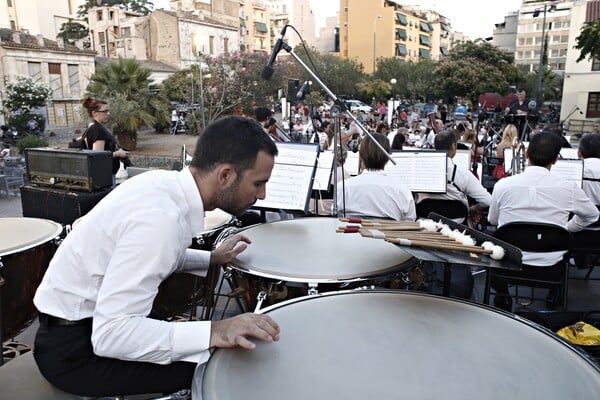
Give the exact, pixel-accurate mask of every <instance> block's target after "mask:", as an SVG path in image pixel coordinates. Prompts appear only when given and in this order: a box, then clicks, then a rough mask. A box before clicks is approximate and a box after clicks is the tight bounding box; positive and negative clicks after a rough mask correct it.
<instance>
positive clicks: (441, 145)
mask: <svg viewBox="0 0 600 400" xmlns="http://www.w3.org/2000/svg"><path fill="white" fill-rule="evenodd" d="M453 144H456V135H455V134H454V132H452V131H449V130H445V131H441V132H440V133H438V134H437V135H435V139H434V140H433V147H434V148H435V149H436V150H450V148H451V147H452V145H453Z"/></svg>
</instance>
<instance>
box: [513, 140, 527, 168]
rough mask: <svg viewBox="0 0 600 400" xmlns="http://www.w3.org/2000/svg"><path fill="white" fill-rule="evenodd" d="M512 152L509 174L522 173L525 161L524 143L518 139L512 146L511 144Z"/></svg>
mask: <svg viewBox="0 0 600 400" xmlns="http://www.w3.org/2000/svg"><path fill="white" fill-rule="evenodd" d="M512 153H513V159H512V168H511V171H512V174H511V175H517V174H520V173H522V172H523V171H524V170H525V163H526V161H527V157H526V155H525V144H524V143H523V142H522V141H520V140H518V141H517V142H516V143H515V144H514V145H513V146H512Z"/></svg>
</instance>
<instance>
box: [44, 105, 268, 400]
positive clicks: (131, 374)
mask: <svg viewBox="0 0 600 400" xmlns="http://www.w3.org/2000/svg"><path fill="white" fill-rule="evenodd" d="M276 154H277V147H276V146H275V144H274V143H273V141H272V140H271V139H269V137H268V135H267V134H266V133H265V132H264V131H263V129H262V127H261V126H260V125H259V124H258V123H257V122H256V121H254V120H251V119H247V118H242V117H225V118H223V119H220V120H217V121H215V122H213V123H211V124H210V125H209V126H208V127H207V128H206V129H205V131H204V132H203V133H202V135H201V136H200V138H199V140H198V144H197V145H196V150H195V153H194V156H193V159H192V161H191V164H190V167H189V168H186V169H184V170H182V171H158V170H157V171H151V172H147V173H144V174H140V175H138V176H136V177H134V178H132V179H129V180H127V181H126V182H124V183H123V184H121V185H119V186H118V187H117V188H116V189H114V190H113V191H112V192H111V193H109V194H108V195H107V196H106V197H105V198H104V199H103V200H102V201H101V202H100V203H98V204H97V205H96V206H95V207H94V208H93V209H92V210H91V211H90V212H89V213H88V214H87V215H85V216H84V217H83V218H82V219H81V220H80V222H79V223H78V225H77V226H76V227H75V228H74V229H73V231H72V232H71V233H70V234H69V235H68V236H67V237H66V239H65V240H64V242H63V243H62V244H61V246H60V247H59V248H58V250H57V252H56V254H55V256H54V257H53V259H52V261H51V262H50V266H49V267H48V270H47V272H46V274H45V276H44V278H43V281H42V283H41V284H40V286H39V288H38V290H37V292H36V295H35V297H34V303H35V305H36V307H37V308H38V310H39V311H40V328H39V330H38V333H37V335H36V339H35V350H34V357H35V360H36V362H37V364H38V367H39V369H40V371H41V373H42V374H43V375H44V377H45V378H46V379H47V380H48V381H50V382H51V383H52V384H53V385H55V386H57V387H58V388H60V389H62V390H63V391H66V392H69V393H73V394H77V395H80V396H93V397H105V396H116V395H133V394H144V393H172V392H175V391H177V390H180V389H185V388H190V387H191V382H192V377H193V374H194V371H195V368H196V366H197V363H204V362H206V360H207V359H208V357H209V349H211V348H215V347H236V346H240V347H243V348H245V349H252V348H254V347H255V344H254V343H252V342H251V341H250V339H252V338H257V339H260V340H264V341H266V342H273V341H276V340H278V338H279V327H278V326H277V324H276V323H275V322H274V321H273V320H272V319H271V318H269V317H268V316H266V315H256V314H251V313H246V314H242V315H238V316H236V317H233V318H230V319H226V320H222V321H214V322H211V321H188V322H167V321H162V320H158V319H153V318H151V317H150V313H151V310H152V304H153V300H154V298H155V296H156V294H157V292H158V287H159V285H160V284H161V282H162V281H164V280H165V279H166V278H167V277H168V276H170V275H171V274H172V273H174V272H181V271H185V272H189V273H194V274H197V275H205V274H206V270H207V268H208V267H209V265H220V264H224V263H227V262H229V261H231V260H233V259H234V258H235V257H236V256H237V255H238V254H239V253H240V252H242V251H244V249H245V248H246V247H247V246H248V244H249V243H250V241H249V239H248V238H247V237H245V236H243V235H240V234H238V235H234V236H231V237H229V238H228V239H227V240H225V241H224V242H223V243H222V244H221V245H220V246H219V247H218V248H217V249H215V250H213V251H212V252H206V251H200V250H191V249H189V246H190V245H191V241H192V238H193V237H197V236H199V235H200V234H201V232H202V231H203V230H204V229H203V228H204V227H203V221H204V212H205V211H209V210H213V209H215V208H221V209H223V210H224V211H226V212H228V213H230V214H233V215H236V216H239V215H241V214H242V213H243V212H244V210H245V209H246V208H248V207H250V206H251V205H252V204H253V203H254V202H255V201H256V200H257V199H263V198H264V197H265V185H266V183H267V181H268V180H269V178H270V175H271V171H272V169H273V165H274V157H275V155H276Z"/></svg>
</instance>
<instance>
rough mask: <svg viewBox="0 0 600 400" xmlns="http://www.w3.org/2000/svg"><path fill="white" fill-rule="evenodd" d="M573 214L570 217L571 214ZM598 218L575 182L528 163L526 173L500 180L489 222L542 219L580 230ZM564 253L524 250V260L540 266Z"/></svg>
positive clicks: (554, 260)
mask: <svg viewBox="0 0 600 400" xmlns="http://www.w3.org/2000/svg"><path fill="white" fill-rule="evenodd" d="M570 213H573V214H574V215H573V217H572V218H571V219H569V214H570ZM597 219H598V209H596V207H595V206H594V204H592V202H591V201H590V199H589V198H588V197H587V196H586V194H585V193H584V192H583V190H581V188H579V187H577V186H576V184H575V183H574V182H568V181H565V180H562V179H560V178H558V177H557V176H556V175H553V174H551V173H550V171H549V170H548V169H547V168H543V167H536V166H531V165H530V166H528V167H527V169H526V170H525V172H523V173H522V174H519V175H515V176H510V177H507V178H504V179H501V180H499V181H498V182H497V183H496V185H495V186H494V191H493V192H492V203H491V205H490V210H489V212H488V221H489V222H490V223H491V224H493V225H498V226H499V227H500V226H502V225H504V224H507V223H509V222H542V223H548V224H555V225H558V226H562V227H566V228H567V230H569V231H570V232H577V231H580V230H581V229H583V228H584V227H585V226H587V225H589V224H591V223H593V222H594V221H596V220H597ZM562 254H563V253H561V252H551V253H528V252H523V263H525V264H530V265H537V266H547V265H553V264H555V263H557V262H558V261H560V259H561V257H562Z"/></svg>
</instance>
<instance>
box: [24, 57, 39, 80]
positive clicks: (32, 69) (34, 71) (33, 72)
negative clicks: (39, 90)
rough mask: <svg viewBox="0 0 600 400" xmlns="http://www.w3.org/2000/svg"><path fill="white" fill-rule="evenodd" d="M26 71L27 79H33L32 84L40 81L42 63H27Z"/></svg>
mask: <svg viewBox="0 0 600 400" xmlns="http://www.w3.org/2000/svg"><path fill="white" fill-rule="evenodd" d="M27 71H28V72H29V77H30V78H31V79H33V81H34V82H41V81H42V63H39V62H28V63H27Z"/></svg>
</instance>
